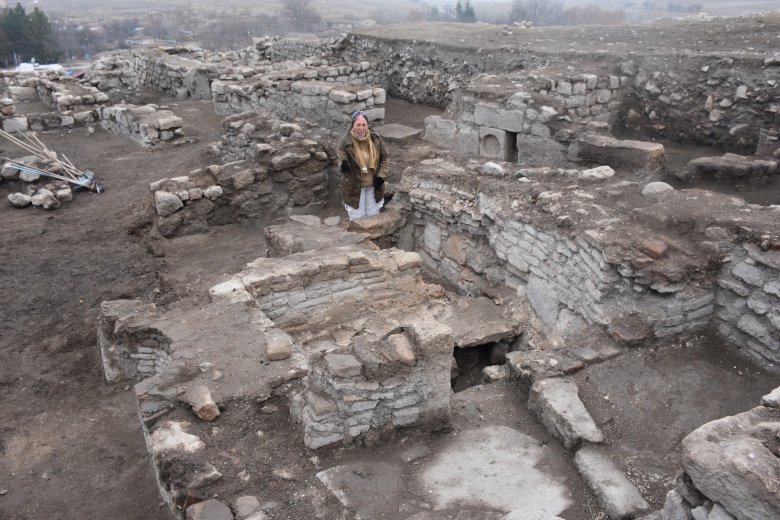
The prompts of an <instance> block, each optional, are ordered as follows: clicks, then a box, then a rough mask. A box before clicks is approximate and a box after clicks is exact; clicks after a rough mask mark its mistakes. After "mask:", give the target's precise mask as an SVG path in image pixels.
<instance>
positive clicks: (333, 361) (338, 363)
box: [325, 354, 363, 377]
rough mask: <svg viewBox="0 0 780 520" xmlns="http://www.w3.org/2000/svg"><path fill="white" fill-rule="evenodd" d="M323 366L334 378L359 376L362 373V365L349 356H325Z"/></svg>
mask: <svg viewBox="0 0 780 520" xmlns="http://www.w3.org/2000/svg"><path fill="white" fill-rule="evenodd" d="M325 364H326V366H327V369H328V372H329V373H330V375H332V376H334V377H354V376H359V375H360V374H361V372H362V371H363V365H362V364H361V363H360V361H358V360H357V359H356V358H355V356H353V355H351V354H326V355H325Z"/></svg>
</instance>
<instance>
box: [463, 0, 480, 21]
mask: <svg viewBox="0 0 780 520" xmlns="http://www.w3.org/2000/svg"><path fill="white" fill-rule="evenodd" d="M463 21H464V22H466V23H476V21H477V14H476V13H475V12H474V6H473V5H471V0H466V7H465V8H464V9H463Z"/></svg>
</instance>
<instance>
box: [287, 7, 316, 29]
mask: <svg viewBox="0 0 780 520" xmlns="http://www.w3.org/2000/svg"><path fill="white" fill-rule="evenodd" d="M280 1H281V2H282V6H283V8H284V12H285V14H286V15H287V16H288V17H289V18H290V21H291V22H292V26H293V28H295V29H296V30H301V29H306V28H308V27H309V26H311V25H313V24H314V23H316V22H317V21H319V18H320V16H319V14H317V12H316V11H315V10H314V8H313V7H312V6H311V2H312V0H280Z"/></svg>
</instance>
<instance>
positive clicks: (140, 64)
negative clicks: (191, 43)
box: [129, 49, 219, 99]
mask: <svg viewBox="0 0 780 520" xmlns="http://www.w3.org/2000/svg"><path fill="white" fill-rule="evenodd" d="M174 50H175V49H174ZM183 52H184V53H185V56H188V57H182V56H180V55H177V54H176V53H175V52H172V53H171V54H168V53H162V54H161V53H157V52H154V51H148V50H143V51H132V53H131V60H130V63H129V66H130V69H129V72H130V74H131V75H132V77H133V78H134V79H135V81H136V86H141V87H145V88H148V89H149V90H151V91H153V92H160V93H162V94H166V95H169V96H171V97H179V98H184V99H186V97H188V96H189V97H192V98H193V99H209V98H210V97H211V91H210V81H211V79H212V78H214V77H216V76H217V74H218V73H219V69H218V67H217V66H216V65H207V64H205V63H204V62H203V61H201V60H200V59H196V58H203V51H200V52H199V53H197V52H196V53H194V54H193V52H191V51H190V50H188V49H184V50H183Z"/></svg>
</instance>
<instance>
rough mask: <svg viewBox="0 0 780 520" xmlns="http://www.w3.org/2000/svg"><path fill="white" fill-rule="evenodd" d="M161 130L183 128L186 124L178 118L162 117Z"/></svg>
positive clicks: (160, 121) (159, 122)
mask: <svg viewBox="0 0 780 520" xmlns="http://www.w3.org/2000/svg"><path fill="white" fill-rule="evenodd" d="M158 124H159V127H160V130H171V129H174V128H181V127H182V125H183V124H184V120H183V119H182V118H180V117H178V116H168V117H162V118H160V119H159V120H158Z"/></svg>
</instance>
